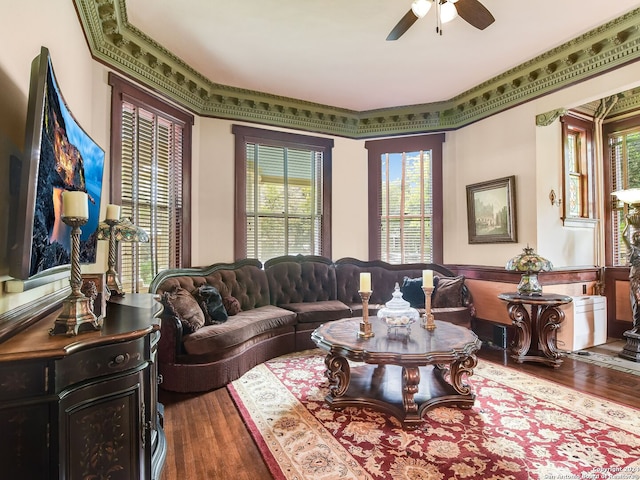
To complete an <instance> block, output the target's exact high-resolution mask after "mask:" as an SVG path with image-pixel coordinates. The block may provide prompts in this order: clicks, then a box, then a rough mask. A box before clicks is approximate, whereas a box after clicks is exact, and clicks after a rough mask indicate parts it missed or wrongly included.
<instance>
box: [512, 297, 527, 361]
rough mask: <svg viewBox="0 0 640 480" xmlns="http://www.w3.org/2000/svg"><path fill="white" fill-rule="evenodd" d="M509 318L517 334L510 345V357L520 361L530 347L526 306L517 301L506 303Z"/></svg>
mask: <svg viewBox="0 0 640 480" xmlns="http://www.w3.org/2000/svg"><path fill="white" fill-rule="evenodd" d="M508 311H509V318H511V321H512V322H513V325H514V327H516V328H517V329H518V330H517V335H516V340H515V341H514V343H513V345H512V347H511V353H512V355H511V358H513V359H514V360H515V361H516V362H518V363H522V361H523V358H524V356H525V355H526V353H527V352H528V351H529V348H530V347H531V317H529V312H528V311H527V309H526V307H524V306H523V305H522V304H519V303H510V304H509V305H508Z"/></svg>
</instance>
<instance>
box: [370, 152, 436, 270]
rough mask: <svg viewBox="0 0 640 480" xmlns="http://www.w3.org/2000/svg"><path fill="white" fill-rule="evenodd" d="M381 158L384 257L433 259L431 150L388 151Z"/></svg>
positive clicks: (406, 260) (394, 260)
mask: <svg viewBox="0 0 640 480" xmlns="http://www.w3.org/2000/svg"><path fill="white" fill-rule="evenodd" d="M380 160H381V172H380V173H381V189H380V191H381V232H380V234H381V238H380V243H381V259H382V260H384V261H386V262H389V263H410V262H431V260H432V241H431V229H430V223H431V215H432V211H433V206H432V187H431V152H429V151H419V152H404V153H388V154H384V155H382V156H381V158H380Z"/></svg>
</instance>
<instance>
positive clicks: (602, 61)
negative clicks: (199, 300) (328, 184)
mask: <svg viewBox="0 0 640 480" xmlns="http://www.w3.org/2000/svg"><path fill="white" fill-rule="evenodd" d="M74 4H75V6H76V10H77V12H78V17H79V20H80V23H81V25H82V28H83V30H84V32H85V37H86V39H87V42H88V45H89V49H90V51H91V54H92V56H93V58H95V59H96V60H98V61H100V62H102V63H104V64H106V65H107V66H109V67H111V68H113V69H114V70H117V71H120V72H122V73H124V74H125V75H127V76H129V77H131V78H133V79H135V80H136V81H138V82H140V83H141V84H142V85H145V86H147V87H149V88H151V89H153V90H155V91H158V92H160V93H161V94H163V95H165V96H166V97H168V98H169V99H171V100H173V101H174V102H176V103H177V104H179V105H181V106H183V107H184V108H186V109H188V110H190V111H192V112H194V113H195V114H197V115H200V116H205V117H216V118H224V119H228V120H235V121H245V122H252V123H259V124H266V125H272V126H278V127H285V128H292V129H296V130H303V131H311V132H318V133H324V134H329V135H336V136H341V137H347V138H354V139H364V138H371V137H381V136H388V135H402V134H416V133H430V132H441V131H446V130H455V129H458V128H461V127H464V126H465V125H469V124H471V123H474V122H477V121H478V120H481V119H483V118H486V117H489V116H491V115H495V114H497V113H500V112H502V111H504V110H506V109H508V108H511V107H514V106H516V105H519V104H522V103H524V102H528V101H530V100H533V99H535V98H538V97H540V96H543V95H546V94H549V93H551V92H554V91H556V90H559V89H561V88H565V87H567V86H569V85H572V84H575V83H578V82H581V81H584V80H586V79H588V78H590V77H592V76H595V75H600V74H602V73H605V72H607V71H610V70H612V69H615V68H618V67H620V66H623V65H625V64H627V63H630V62H635V61H637V60H638V59H639V58H640V8H639V9H635V10H632V11H631V12H629V13H627V14H625V15H623V16H622V17H619V18H617V19H615V20H612V21H611V22H609V23H606V24H604V25H602V26H600V27H598V28H596V29H594V30H591V31H590V32H587V33H586V34H584V35H581V36H580V37H577V38H575V39H574V40H571V41H569V42H567V43H565V44H563V45H561V46H559V47H557V48H555V49H553V50H550V51H549V52H546V53H544V54H542V55H540V56H538V57H536V58H534V59H532V60H529V61H527V62H525V63H522V64H520V65H519V66H517V67H515V68H513V69H511V70H509V71H507V72H505V73H503V74H501V75H498V76H497V77H494V78H492V79H490V80H488V81H486V82H484V83H482V84H480V85H478V86H476V87H474V88H472V89H471V90H468V91H466V92H464V93H462V94H460V95H458V96H456V97H454V98H452V99H449V100H446V101H442V102H436V103H428V104H421V105H409V106H398V107H393V108H386V109H380V110H366V111H354V110H348V109H342V108H337V107H332V106H328V105H320V104H317V103H312V102H307V101H304V100H298V99H294V98H288V97H283V96H277V95H271V94H269V93H265V92H257V91H252V90H246V89H241V88H235V87H230V86H227V85H222V84H218V83H214V82H212V81H211V80H209V79H208V78H206V77H205V76H203V75H202V74H201V73H199V72H197V71H196V70H194V69H193V68H191V67H190V66H189V65H187V64H186V63H185V62H184V61H182V60H181V59H180V58H178V57H177V56H175V55H174V54H172V53H171V52H170V51H168V50H167V49H165V48H164V47H163V46H162V45H160V44H158V43H157V42H155V41H154V40H153V39H151V38H149V37H148V36H147V35H145V34H144V33H143V32H141V31H140V30H138V29H137V28H136V27H135V26H133V25H131V24H130V23H129V22H128V19H127V10H126V1H125V0H74Z"/></svg>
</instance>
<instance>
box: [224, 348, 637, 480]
mask: <svg viewBox="0 0 640 480" xmlns="http://www.w3.org/2000/svg"><path fill="white" fill-rule="evenodd" d="M324 370H325V365H324V354H323V353H322V352H321V351H320V350H309V351H306V352H301V353H297V354H292V355H287V356H283V357H280V358H276V359H274V360H271V361H269V362H266V363H264V364H262V365H259V366H258V367H256V368H254V369H252V370H251V371H249V372H247V373H246V374H245V375H244V376H242V377H241V378H240V379H238V380H236V381H235V382H233V383H232V384H230V385H229V386H228V389H229V391H230V393H231V395H232V397H233V399H234V401H235V402H236V405H237V406H238V409H239V410H240V413H241V415H242V417H243V419H244V421H245V423H246V424H247V426H248V428H249V430H250V431H251V434H252V435H253V437H254V439H255V441H256V443H257V444H258V446H259V448H260V450H261V452H262V455H263V457H264V459H265V461H266V462H267V465H268V466H269V469H270V470H271V472H272V474H273V476H274V478H275V479H276V480H281V479H296V480H324V479H326V480H335V479H393V480H402V479H407V480H445V479H488V480H492V479H493V480H498V479H500V480H509V479H511V480H520V479H532V480H538V479H547V480H560V479H576V480H578V479H585V478H590V479H595V478H597V479H603V478H614V479H631V480H640V460H638V459H639V458H640V411H638V410H635V409H632V408H629V407H626V406H622V405H618V404H616V403H613V402H609V401H606V400H603V399H601V398H598V397H593V396H590V395H586V394H584V393H581V392H578V391H575V390H571V389H569V388H566V387H563V386H561V385H557V384H554V383H553V382H549V381H545V380H543V379H540V378H536V377H534V376H531V375H527V374H524V373H522V372H518V371H516V370H514V369H510V368H507V367H504V366H501V365H497V364H493V363H490V362H486V361H483V360H480V361H479V363H478V366H477V367H476V369H475V371H474V375H473V376H472V377H470V378H469V380H468V381H469V383H470V384H471V386H472V388H473V391H474V392H475V393H476V395H477V398H476V402H475V405H474V406H473V408H471V409H467V410H463V409H458V408H451V407H439V408H435V409H433V410H430V411H428V412H427V413H426V414H425V420H426V421H425V423H424V425H423V427H422V428H419V429H416V430H413V431H407V430H403V429H402V428H400V423H399V422H398V421H397V420H396V419H394V418H393V417H391V416H389V415H386V414H382V413H377V412H375V411H373V410H371V409H366V408H351V407H350V408H345V409H344V410H342V411H333V410H331V409H329V408H328V407H327V405H326V404H325V402H324V397H325V395H326V394H327V392H328V381H327V379H326V377H325V375H324Z"/></svg>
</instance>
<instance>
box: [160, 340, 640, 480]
mask: <svg viewBox="0 0 640 480" xmlns="http://www.w3.org/2000/svg"><path fill="white" fill-rule="evenodd" d="M478 357H479V358H481V359H486V360H489V361H492V362H495V363H500V364H504V365H508V366H509V367H512V368H516V369H519V370H522V371H525V372H528V373H530V374H532V375H535V376H538V377H540V378H545V379H548V380H551V381H554V382H557V383H560V384H563V385H566V386H568V387H571V388H574V389H576V390H580V391H583V392H587V393H590V394H592V395H597V396H599V397H603V398H606V399H609V400H613V401H615V402H618V403H622V404H625V405H629V406H631V407H634V408H638V409H640V396H639V395H638V392H640V376H637V375H631V374H627V373H622V372H618V371H616V370H613V369H610V368H604V367H599V366H597V365H593V364H589V363H586V362H580V361H577V360H573V359H569V358H565V360H564V363H563V364H562V365H561V366H560V367H559V368H557V369H554V368H551V367H548V366H545V365H541V364H536V363H524V364H517V363H515V362H514V361H513V360H511V359H510V358H509V356H508V353H507V352H506V351H505V350H501V349H495V348H487V347H483V348H482V349H481V350H480V352H478ZM160 401H161V402H162V403H164V406H165V424H164V425H165V432H166V435H167V443H168V453H167V459H166V462H165V465H164V470H163V473H162V478H161V480H182V479H189V480H216V479H227V478H234V479H236V480H245V479H246V480H270V479H271V478H272V476H271V474H270V473H269V470H268V469H267V467H266V465H265V463H264V461H263V460H262V457H261V456H260V453H259V451H258V449H257V447H256V445H255V443H254V442H253V439H252V437H251V435H250V434H249V432H248V430H247V429H246V427H245V425H244V423H243V421H242V419H241V418H240V415H239V414H238V411H237V410H236V407H235V404H234V403H233V400H231V397H230V396H229V393H228V392H227V389H226V388H220V389H218V390H214V391H211V392H207V393H202V394H178V393H172V392H166V391H163V390H160Z"/></svg>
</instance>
